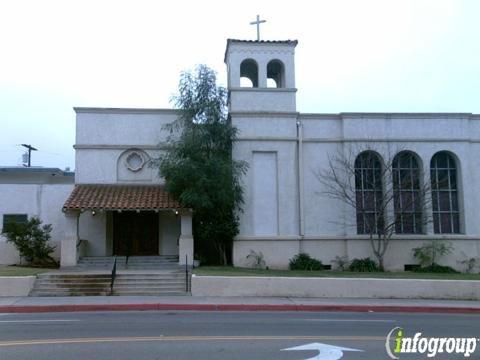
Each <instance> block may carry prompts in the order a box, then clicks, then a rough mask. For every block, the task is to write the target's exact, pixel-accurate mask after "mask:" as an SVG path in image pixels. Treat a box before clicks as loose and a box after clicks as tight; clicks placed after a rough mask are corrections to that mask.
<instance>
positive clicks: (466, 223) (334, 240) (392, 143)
mask: <svg viewBox="0 0 480 360" xmlns="http://www.w3.org/2000/svg"><path fill="white" fill-rule="evenodd" d="M232 116H233V117H232V122H233V124H234V125H235V126H237V127H238V128H239V130H240V133H239V138H238V141H237V142H236V143H235V147H234V157H235V158H236V159H238V160H244V161H246V162H248V163H249V164H250V168H249V170H248V172H247V174H246V175H245V176H244V177H243V179H242V181H243V184H244V190H245V204H244V212H243V213H242V214H241V215H240V234H239V236H238V237H237V240H236V241H235V244H234V263H235V265H238V266H244V265H245V257H246V255H248V253H249V252H250V250H254V251H257V252H258V251H262V253H263V254H264V256H265V258H266V260H267V264H270V266H271V267H274V268H275V267H277V268H285V267H287V266H288V260H289V259H290V258H291V257H293V256H294V255H295V254H297V253H298V252H300V251H306V252H309V253H311V254H312V255H313V256H315V257H317V258H319V259H321V260H322V261H323V262H324V263H326V264H330V263H331V260H332V259H334V257H335V256H337V255H338V256H342V255H348V256H349V258H350V259H352V258H355V257H366V256H370V257H372V258H373V253H372V252H371V247H370V242H369V241H368V240H362V237H359V236H357V235H356V221H355V211H354V209H352V208H349V207H348V206H346V205H345V204H343V203H342V202H341V201H339V200H336V199H331V198H329V197H328V196H326V195H325V194H324V193H323V190H324V189H323V188H322V184H321V183H320V181H319V178H318V175H319V173H320V172H322V171H325V170H326V169H328V161H329V157H332V156H337V155H338V154H339V153H341V152H344V153H348V152H353V153H354V154H355V151H356V152H357V153H360V152H361V151H362V150H364V149H367V148H370V149H374V150H375V151H377V152H378V153H379V154H380V155H381V156H382V157H383V158H384V159H391V158H393V156H394V155H395V154H396V153H398V152H399V151H402V150H409V151H412V152H414V153H416V154H417V155H418V159H419V163H420V166H421V170H422V173H423V174H424V181H425V182H426V183H427V184H428V183H429V182H430V181H431V180H430V161H431V158H432V157H433V155H434V154H435V153H437V152H438V151H448V152H450V153H452V154H453V155H454V157H455V158H456V159H457V169H458V171H457V173H458V186H459V194H460V199H459V206H460V211H461V216H460V218H461V234H455V235H448V234H445V235H437V234H434V232H433V224H432V223H431V222H430V223H428V224H426V232H425V234H420V235H416V236H413V237H412V236H402V237H399V236H397V238H398V239H397V240H394V241H393V242H392V245H391V248H390V249H389V251H388V253H387V256H386V259H385V260H386V267H387V268H388V269H390V270H401V269H403V267H404V265H405V264H414V263H415V260H414V259H413V258H412V252H411V249H412V248H413V247H418V246H421V245H422V244H424V243H425V242H426V241H428V240H429V239H438V240H448V241H452V244H453V246H454V248H455V251H454V253H453V254H452V255H450V256H449V257H446V258H445V259H444V260H443V262H444V263H445V264H448V265H450V266H452V267H455V268H457V269H461V268H462V265H461V264H460V261H462V260H465V259H466V258H467V257H469V258H471V257H480V249H479V248H480V222H478V221H477V217H478V216H477V214H476V213H477V208H478V205H479V204H480V193H479V192H477V191H476V189H477V188H478V186H479V184H480V170H479V169H480V160H479V159H478V156H476V155H475V154H477V153H478V151H479V150H480V133H479V132H475V131H474V130H475V129H477V127H478V123H479V122H480V121H479V118H478V116H474V115H469V114H338V115H321V114H303V115H302V114H299V115H298V116H297V117H295V118H292V117H291V115H286V114H281V113H279V114H276V113H274V112H272V113H255V112H251V113H248V115H247V114H243V113H242V114H233V115H232ZM268 119H270V120H271V121H270V122H269V121H268ZM296 122H298V125H299V126H300V128H301V131H302V149H301V150H302V154H303V158H302V161H303V167H301V171H299V169H300V162H299V161H300V160H299V137H298V136H299V135H298V134H297V132H296V126H297V125H296ZM251 129H255V132H253V131H252V130H251ZM450 129H452V130H451V131H450ZM261 151H269V152H271V153H276V154H277V157H278V161H277V166H278V194H279V195H278V197H279V204H280V205H279V224H278V228H279V233H278V234H277V235H276V236H263V237H262V236H259V235H258V234H256V233H255V227H254V226H253V224H254V220H255V217H256V216H257V215H255V208H254V204H255V201H254V198H253V194H254V190H255V177H254V172H253V170H252V169H254V168H255V164H254V162H253V158H254V154H255V153H257V152H261ZM299 181H300V183H301V185H302V189H300V188H299V186H298V184H299ZM301 191H302V192H303V196H302V199H301V198H300V193H301ZM301 200H302V201H301ZM269 205H270V206H272V207H275V206H276V204H275V203H274V202H271V204H264V206H269ZM302 205H303V206H302ZM300 206H302V208H303V214H304V216H303V229H304V233H303V234H301V222H300V220H301V219H300ZM427 211H429V212H428V213H427V214H431V210H427ZM428 216H429V217H430V216H431V215H428ZM257 217H258V216H257ZM302 235H303V237H302ZM301 238H303V239H304V241H302V242H300V241H299V239H301Z"/></svg>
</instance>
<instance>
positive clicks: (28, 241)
mask: <svg viewBox="0 0 480 360" xmlns="http://www.w3.org/2000/svg"><path fill="white" fill-rule="evenodd" d="M51 231H52V225H51V224H46V225H43V226H42V221H41V220H40V219H39V218H37V217H32V218H31V219H30V220H28V221H27V222H26V223H16V222H10V223H8V224H5V226H4V227H3V230H2V234H3V235H5V236H6V237H7V242H11V243H13V244H14V245H15V247H16V248H17V250H18V252H19V253H20V257H21V258H23V259H25V260H26V262H27V263H28V264H32V265H47V264H55V265H56V264H57V263H56V261H55V260H54V259H53V258H52V257H51V256H50V254H51V253H52V252H53V251H54V250H55V246H52V245H50V243H49V241H50V239H51V235H50V233H51Z"/></svg>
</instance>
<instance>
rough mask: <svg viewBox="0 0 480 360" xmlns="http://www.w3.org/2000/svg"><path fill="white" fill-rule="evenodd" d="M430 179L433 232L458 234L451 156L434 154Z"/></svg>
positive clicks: (458, 211)
mask: <svg viewBox="0 0 480 360" xmlns="http://www.w3.org/2000/svg"><path fill="white" fill-rule="evenodd" d="M430 177H431V182H432V209H433V229H434V232H435V233H436V234H458V233H460V210H459V206H458V181H457V166H456V163H455V159H454V158H453V156H452V155H450V154H449V153H448V152H446V151H440V152H438V153H436V154H435V155H434V156H433V157H432V161H431V162H430Z"/></svg>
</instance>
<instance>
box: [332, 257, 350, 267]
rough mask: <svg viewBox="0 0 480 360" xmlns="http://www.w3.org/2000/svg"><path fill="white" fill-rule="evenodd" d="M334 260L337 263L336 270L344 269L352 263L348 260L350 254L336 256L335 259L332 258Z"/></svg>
mask: <svg viewBox="0 0 480 360" xmlns="http://www.w3.org/2000/svg"><path fill="white" fill-rule="evenodd" d="M332 262H333V263H334V264H335V268H336V270H340V271H344V270H345V269H346V268H347V267H348V264H350V261H349V260H348V256H338V255H337V256H335V259H333V260H332Z"/></svg>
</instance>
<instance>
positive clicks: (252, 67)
mask: <svg viewBox="0 0 480 360" xmlns="http://www.w3.org/2000/svg"><path fill="white" fill-rule="evenodd" d="M240 86H241V87H258V65H257V63H256V62H255V60H253V59H246V60H243V61H242V63H241V64H240Z"/></svg>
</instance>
